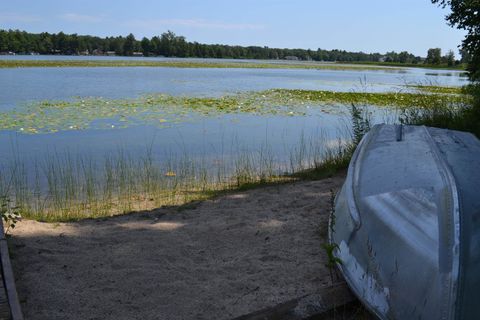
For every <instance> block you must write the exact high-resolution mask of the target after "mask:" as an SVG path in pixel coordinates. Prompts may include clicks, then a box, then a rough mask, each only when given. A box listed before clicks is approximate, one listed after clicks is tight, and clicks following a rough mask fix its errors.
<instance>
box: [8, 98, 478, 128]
mask: <svg viewBox="0 0 480 320" xmlns="http://www.w3.org/2000/svg"><path fill="white" fill-rule="evenodd" d="M439 90H440V89H439ZM469 101H470V96H469V95H464V94H441V93H436V94H426V93H369V92H334V91H315V90H288V89H272V90H266V91H261V92H244V93H238V94H234V95H226V96H222V97H185V96H171V95H166V94H150V95H145V96H141V97H138V98H131V99H106V98H99V97H91V98H73V99H71V100H68V101H40V102H33V103H30V104H27V105H23V106H17V107H16V108H15V109H14V110H10V111H4V112H0V130H15V131H18V132H21V133H30V134H36V133H49V132H50V133H52V132H56V131H59V130H82V129H88V128H98V129H105V128H111V129H116V128H124V127H128V126H132V125H139V124H147V125H153V126H157V127H166V126H172V125H175V124H176V123H178V122H185V121H195V120H196V119H198V118H199V117H205V116H216V115H222V114H254V115H259V116H268V115H282V116H304V115H311V114H314V113H334V114H335V113H336V114H344V113H345V112H347V109H348V106H350V105H352V104H355V105H371V106H376V107H389V108H398V109H401V110H403V109H408V108H415V107H418V108H425V109H432V108H436V107H437V106H451V107H453V108H459V107H462V106H464V105H466V104H468V103H469Z"/></svg>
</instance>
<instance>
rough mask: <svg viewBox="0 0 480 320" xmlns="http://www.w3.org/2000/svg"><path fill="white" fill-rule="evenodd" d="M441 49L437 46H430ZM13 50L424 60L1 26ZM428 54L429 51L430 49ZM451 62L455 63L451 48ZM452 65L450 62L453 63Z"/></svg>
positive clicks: (1, 39) (3, 44)
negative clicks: (39, 31)
mask: <svg viewBox="0 0 480 320" xmlns="http://www.w3.org/2000/svg"><path fill="white" fill-rule="evenodd" d="M430 50H440V49H430ZM6 52H13V53H17V54H21V53H24V54H28V53H39V54H63V55H77V54H98V55H104V54H115V55H119V56H132V55H144V56H165V57H197V58H233V59H298V60H315V61H341V62H392V63H409V64H416V63H420V62H422V61H423V59H422V58H421V57H419V56H415V55H413V54H411V53H409V52H407V51H403V52H400V53H396V52H393V51H392V52H387V53H385V54H380V53H364V52H348V51H344V50H323V49H318V50H310V49H308V50H305V49H279V48H269V47H260V46H249V47H243V46H230V45H220V44H201V43H198V42H188V41H187V40H186V39H185V37H183V36H177V35H176V34H175V33H173V32H172V31H167V32H165V33H163V34H162V35H161V36H154V37H152V38H151V39H148V38H142V39H141V40H137V39H135V36H134V35H133V34H129V35H128V36H126V37H122V36H118V37H106V38H100V37H95V36H88V35H86V36H84V35H77V34H65V33H63V32H59V33H48V32H42V33H40V34H34V33H28V32H26V31H19V30H0V53H6ZM437 53H439V54H440V52H439V51H438V52H437V51H435V52H433V51H432V58H428V57H427V60H428V62H429V63H431V64H441V63H444V62H445V61H446V60H444V59H443V60H442V57H440V60H438V59H437ZM429 55H430V51H429ZM452 57H453V61H454V62H453V63H455V60H454V56H453V52H452ZM452 65H453V64H452Z"/></svg>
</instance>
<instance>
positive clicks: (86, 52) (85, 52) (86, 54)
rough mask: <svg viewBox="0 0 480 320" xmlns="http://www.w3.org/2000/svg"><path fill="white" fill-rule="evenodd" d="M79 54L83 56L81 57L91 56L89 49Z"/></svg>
mask: <svg viewBox="0 0 480 320" xmlns="http://www.w3.org/2000/svg"><path fill="white" fill-rule="evenodd" d="M78 54H79V55H81V56H88V55H89V54H90V52H89V51H88V49H87V50H84V51H80V52H79V53H78Z"/></svg>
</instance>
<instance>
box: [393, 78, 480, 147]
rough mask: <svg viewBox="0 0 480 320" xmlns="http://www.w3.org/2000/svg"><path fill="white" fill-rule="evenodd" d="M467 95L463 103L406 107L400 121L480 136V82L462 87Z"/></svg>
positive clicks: (464, 94)
mask: <svg viewBox="0 0 480 320" xmlns="http://www.w3.org/2000/svg"><path fill="white" fill-rule="evenodd" d="M462 93H463V96H465V97H467V99H466V100H465V102H464V103H463V104H461V105H450V104H445V103H444V104H440V103H439V104H436V105H434V106H433V107H432V108H418V107H415V108H409V109H404V110H403V111H402V114H401V116H400V121H401V122H402V123H405V124H413V125H426V126H430V127H437V128H447V129H452V130H459V131H467V132H471V133H473V134H474V135H476V136H477V137H479V138H480V84H478V83H477V84H471V85H468V86H465V87H463V88H462Z"/></svg>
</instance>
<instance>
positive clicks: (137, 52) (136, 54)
mask: <svg viewBox="0 0 480 320" xmlns="http://www.w3.org/2000/svg"><path fill="white" fill-rule="evenodd" d="M132 56H134V57H143V53H142V52H139V51H135V52H133V53H132Z"/></svg>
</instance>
